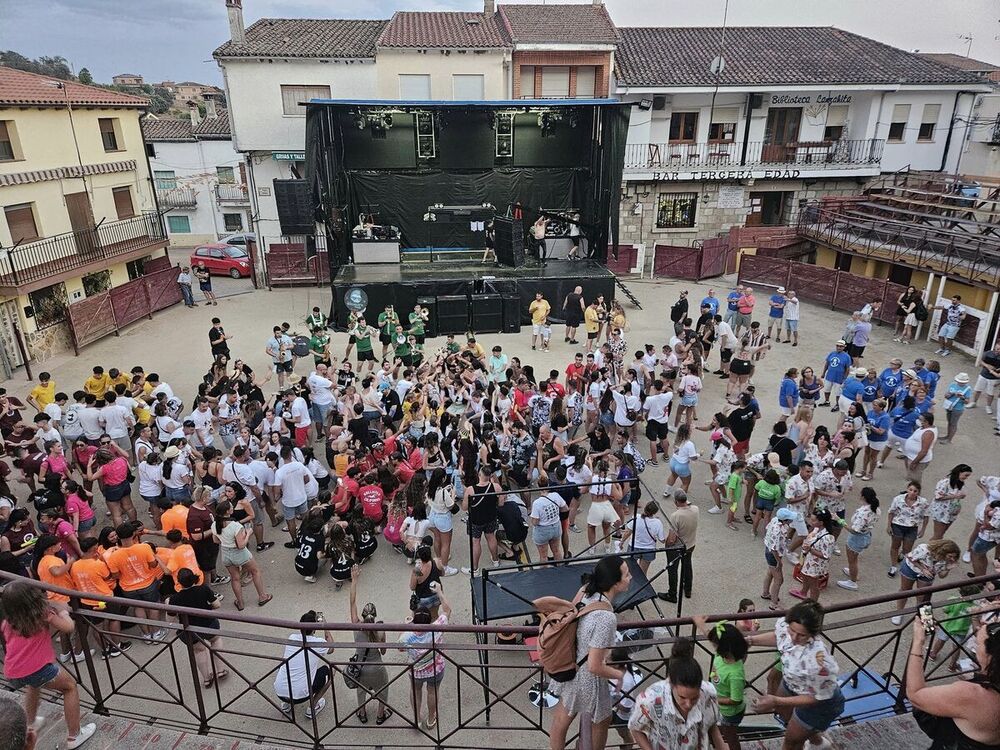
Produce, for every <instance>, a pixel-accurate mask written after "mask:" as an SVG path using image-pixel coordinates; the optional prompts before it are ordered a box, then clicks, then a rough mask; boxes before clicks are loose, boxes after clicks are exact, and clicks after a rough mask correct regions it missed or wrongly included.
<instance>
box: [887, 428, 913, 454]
mask: <svg viewBox="0 0 1000 750" xmlns="http://www.w3.org/2000/svg"><path fill="white" fill-rule="evenodd" d="M908 439H909V438H905V437H900V436H899V435H896V434H894V433H892V432H890V433H889V439H888V440H887V441H886V443H885V444H886V445H887V446H888V447H889V448H898V449H899V450H903V446H904V445H906V441H907V440H908Z"/></svg>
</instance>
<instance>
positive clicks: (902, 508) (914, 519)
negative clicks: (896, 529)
mask: <svg viewBox="0 0 1000 750" xmlns="http://www.w3.org/2000/svg"><path fill="white" fill-rule="evenodd" d="M930 508H931V502H930V500H928V499H927V498H926V497H924V496H923V495H918V496H917V500H916V502H914V503H913V505H910V504H909V503H907V502H906V495H905V494H904V495H896V497H894V498H893V499H892V504H891V505H890V506H889V517H890V518H891V519H892V522H893V523H894V524H896V525H897V526H907V527H911V526H919V525H920V522H921V521H922V520H923V519H924V518H926V517H927V516H928V515H930Z"/></svg>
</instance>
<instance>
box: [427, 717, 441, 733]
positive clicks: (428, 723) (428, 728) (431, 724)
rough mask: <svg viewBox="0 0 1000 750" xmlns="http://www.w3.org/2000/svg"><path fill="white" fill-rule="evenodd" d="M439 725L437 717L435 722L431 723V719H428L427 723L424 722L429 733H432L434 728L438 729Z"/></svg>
mask: <svg viewBox="0 0 1000 750" xmlns="http://www.w3.org/2000/svg"><path fill="white" fill-rule="evenodd" d="M437 724H438V720H437V716H435V717H434V721H431V720H430V719H428V720H427V721H426V722H424V727H425V728H426V729H427V731H430V730H432V729H433V728H434V727H436V726H437Z"/></svg>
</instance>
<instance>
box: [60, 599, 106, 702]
mask: <svg viewBox="0 0 1000 750" xmlns="http://www.w3.org/2000/svg"><path fill="white" fill-rule="evenodd" d="M69 607H70V611H71V612H72V618H73V623H74V625H75V626H76V637H77V638H78V639H79V641H80V644H81V648H82V649H83V661H84V664H85V665H86V667H87V677H89V678H90V687H91V694H92V695H93V696H94V708H93V711H94V713H95V714H100V715H101V716H110V715H111V712H110V711H108V709H107V707H106V706H105V705H104V696H103V694H102V693H101V684H100V682H98V680H97V668H96V667H95V666H94V655H93V654H92V653H91V650H90V648H89V646H88V645H87V644H88V643H89V642H90V638H89V634H88V633H87V627H88V626H87V621H86V620H85V619H84V618H83V616H82V615H81V614H80V600H79V599H77V598H76V597H75V596H74V597H72V598H71V599H70V600H69ZM97 640H98V643H99V644H102V645H103V644H104V642H105V639H104V637H103V636H100V637H98V639H97ZM72 651H73V647H72V642H71V643H70V652H71V653H72Z"/></svg>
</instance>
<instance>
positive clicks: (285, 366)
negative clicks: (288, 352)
mask: <svg viewBox="0 0 1000 750" xmlns="http://www.w3.org/2000/svg"><path fill="white" fill-rule="evenodd" d="M274 371H275V372H283V373H286V374H288V373H291V371H292V361H291V360H289V361H288V362H275V363H274Z"/></svg>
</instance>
